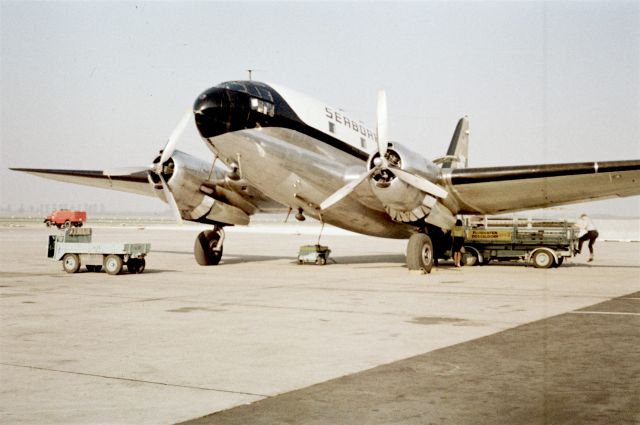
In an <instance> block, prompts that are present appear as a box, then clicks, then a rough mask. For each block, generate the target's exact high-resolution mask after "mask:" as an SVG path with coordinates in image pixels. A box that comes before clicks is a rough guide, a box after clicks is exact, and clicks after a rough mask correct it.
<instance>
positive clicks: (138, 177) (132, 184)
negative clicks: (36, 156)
mask: <svg viewBox="0 0 640 425" xmlns="http://www.w3.org/2000/svg"><path fill="white" fill-rule="evenodd" d="M10 170H13V171H21V172H24V173H29V174H33V175H34V176H38V177H43V178H47V179H51V180H58V181H61V182H66V183H75V184H81V185H84V186H93V187H98V188H101V189H111V190H119V191H122V192H130V193H136V194H138V195H145V196H153V197H155V196H156V195H155V194H154V192H153V188H152V187H151V185H150V184H149V181H148V179H147V173H146V172H137V173H132V174H128V175H122V176H107V175H105V174H104V173H103V171H96V170H55V169H46V168H10Z"/></svg>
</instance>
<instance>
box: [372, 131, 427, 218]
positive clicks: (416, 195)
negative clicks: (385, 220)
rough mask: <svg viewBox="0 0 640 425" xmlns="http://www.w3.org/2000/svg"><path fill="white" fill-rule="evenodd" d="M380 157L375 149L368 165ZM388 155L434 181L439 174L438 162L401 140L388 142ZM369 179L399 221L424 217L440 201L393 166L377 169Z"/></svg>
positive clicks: (392, 161) (399, 165)
mask: <svg viewBox="0 0 640 425" xmlns="http://www.w3.org/2000/svg"><path fill="white" fill-rule="evenodd" d="M378 157H379V153H376V154H374V155H373V156H371V158H369V163H368V167H369V169H371V168H373V167H374V166H375V165H374V161H375V160H376V158H378ZM385 158H386V159H387V162H388V163H389V165H391V166H393V167H396V168H400V169H402V170H405V171H407V172H409V173H411V174H414V175H419V176H421V177H424V178H425V179H427V180H431V181H433V180H435V177H436V176H437V175H438V171H439V169H438V168H437V167H436V166H435V165H433V164H432V163H430V162H429V161H427V160H426V159H424V158H423V157H422V156H420V155H418V154H417V153H415V152H413V151H411V150H409V149H407V148H405V147H404V146H402V145H400V144H399V143H389V145H388V148H387V152H386V154H385ZM369 182H370V185H371V189H372V190H373V193H374V194H375V195H376V197H377V198H378V199H380V201H381V202H382V204H383V205H384V207H385V210H386V211H387V213H388V214H389V215H390V216H391V218H392V219H394V220H396V221H402V222H414V221H418V220H422V219H424V218H425V217H427V216H428V215H429V213H430V212H431V210H432V208H433V207H434V205H435V204H436V203H437V199H436V198H435V197H433V196H432V195H429V194H427V193H425V192H423V191H422V190H420V189H418V188H416V187H413V186H411V185H409V184H407V183H405V182H404V181H402V180H400V179H399V178H398V177H397V176H396V175H395V174H394V173H393V170H390V169H383V170H380V171H378V172H376V173H375V174H374V175H373V176H372V178H371V179H370V180H369Z"/></svg>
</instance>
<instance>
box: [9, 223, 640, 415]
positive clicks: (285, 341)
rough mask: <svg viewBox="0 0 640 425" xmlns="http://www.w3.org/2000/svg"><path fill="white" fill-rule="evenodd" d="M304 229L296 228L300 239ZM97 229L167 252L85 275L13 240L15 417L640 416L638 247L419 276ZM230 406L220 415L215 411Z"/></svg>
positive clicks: (351, 251)
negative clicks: (209, 249) (204, 262)
mask: <svg viewBox="0 0 640 425" xmlns="http://www.w3.org/2000/svg"><path fill="white" fill-rule="evenodd" d="M287 229H288V230H287ZM291 229H292V228H291V227H288V228H282V227H278V226H267V227H259V228H248V229H244V230H243V229H229V231H228V232H227V239H226V242H225V251H224V256H223V263H222V264H221V265H220V266H217V267H200V266H198V265H197V264H196V263H195V261H194V260H193V257H192V254H191V251H192V247H193V241H194V239H195V236H196V234H197V233H198V231H200V230H201V228H197V227H190V226H185V227H183V228H177V227H170V226H164V227H163V226H155V227H153V226H150V227H146V228H143V227H126V228H125V227H97V228H94V241H96V242H112V241H129V242H150V243H151V245H152V252H151V254H150V255H149V256H148V258H147V270H146V271H145V272H144V273H143V274H140V275H131V274H126V273H125V274H122V275H120V276H109V275H107V274H105V273H89V272H86V271H85V270H84V268H83V269H82V272H81V273H77V274H73V275H70V274H67V273H64V272H63V271H62V266H61V263H57V262H53V261H51V260H49V259H47V258H46V245H47V235H48V234H49V233H51V232H54V231H53V230H49V229H45V228H43V227H40V226H35V225H27V226H25V227H1V228H0V295H1V297H0V298H1V304H0V315H1V316H0V317H1V318H2V322H1V324H2V326H1V329H2V331H1V334H0V422H2V423H11V424H33V423H38V424H59V423H64V424H74V423H76V424H98V423H100V424H110V423H114V424H147V423H148V424H170V423H176V422H182V421H189V420H194V419H195V423H216V424H223V423H224V424H227V423H229V424H232V423H233V424H235V423H238V424H240V423H242V424H247V423H265V424H266V423H268V424H277V423H296V424H326V423H331V424H341V423H345V424H346V423H363V424H364V423H366V424H369V423H371V424H374V423H379V424H391V423H393V424H427V423H434V424H442V423H447V424H460V423H492V424H495V423H505V424H507V423H510V424H511V423H533V424H551V423H554V424H555V423H581V424H584V423H594V424H595V423H640V413H639V412H640V395H639V394H640V350H639V349H638V347H640V293H638V291H640V277H639V276H640V244H638V243H619V242H603V243H600V242H599V243H597V244H596V261H595V262H593V263H587V262H586V259H587V255H585V254H583V255H582V256H581V257H578V258H577V259H574V260H572V261H569V262H568V264H567V262H565V265H563V266H562V267H560V268H558V269H549V270H539V269H535V268H533V267H527V266H524V265H513V264H498V265H490V266H486V267H466V268H462V269H455V268H453V267H451V266H450V265H447V264H445V265H444V266H441V267H439V268H438V269H437V270H436V271H434V272H433V273H431V274H430V275H421V274H417V273H412V272H408V271H407V270H406V268H405V266H404V255H403V253H404V249H405V242H404V241H395V240H384V239H377V238H371V237H366V236H359V235H352V234H346V233H344V232H341V231H332V230H331V229H327V232H326V233H325V235H324V236H323V238H322V243H323V244H326V245H329V246H330V247H331V249H332V250H333V253H332V258H333V259H334V260H335V262H334V261H330V263H329V265H327V266H323V267H321V266H311V265H305V266H299V265H297V264H296V263H295V257H296V254H297V250H298V247H299V246H300V245H304V244H313V243H315V241H316V238H317V234H315V233H314V232H315V230H313V229H312V230H311V231H298V230H294V231H291ZM216 412H218V413H216Z"/></svg>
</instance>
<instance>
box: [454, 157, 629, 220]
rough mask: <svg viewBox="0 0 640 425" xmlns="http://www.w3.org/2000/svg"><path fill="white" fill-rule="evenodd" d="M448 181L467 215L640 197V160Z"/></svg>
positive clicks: (464, 172) (471, 171)
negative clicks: (624, 197)
mask: <svg viewBox="0 0 640 425" xmlns="http://www.w3.org/2000/svg"><path fill="white" fill-rule="evenodd" d="M443 177H444V181H443V183H444V184H445V185H446V186H448V188H449V190H450V195H453V198H454V199H455V202H456V203H457V204H458V205H457V206H458V209H459V210H458V213H461V214H496V213H506V212H514V211H521V210H526V209H535V208H547V207H551V206H555V205H566V204H572V203H577V202H585V201H595V200H600V199H607V198H615V197H623V196H633V195H640V160H630V161H610V162H585V163H572V164H549V165H531V166H517V167H492V168H466V169H454V170H451V171H449V172H446V173H444V174H443ZM452 201H453V200H452Z"/></svg>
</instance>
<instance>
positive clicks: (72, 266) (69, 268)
mask: <svg viewBox="0 0 640 425" xmlns="http://www.w3.org/2000/svg"><path fill="white" fill-rule="evenodd" d="M62 268H63V269H64V271H65V272H67V273H76V272H77V271H78V270H79V269H80V257H78V256H77V255H76V254H64V257H62Z"/></svg>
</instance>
